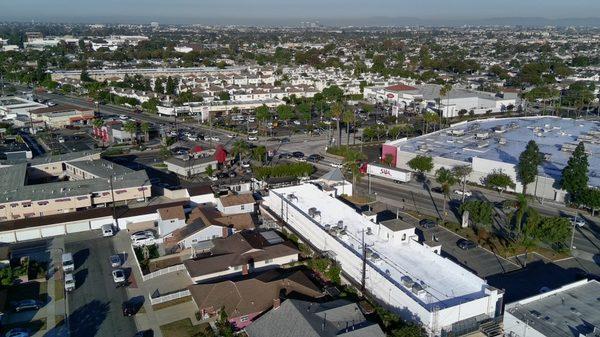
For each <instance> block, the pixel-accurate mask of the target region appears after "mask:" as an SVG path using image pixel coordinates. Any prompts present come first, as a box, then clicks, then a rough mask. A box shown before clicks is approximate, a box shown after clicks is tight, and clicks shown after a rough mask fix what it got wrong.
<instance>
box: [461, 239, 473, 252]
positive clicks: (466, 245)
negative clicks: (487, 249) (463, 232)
mask: <svg viewBox="0 0 600 337" xmlns="http://www.w3.org/2000/svg"><path fill="white" fill-rule="evenodd" d="M456 245H457V246H458V247H459V248H460V249H462V250H470V249H473V248H476V247H477V244H476V243H475V242H473V241H471V240H467V239H460V240H458V242H456Z"/></svg>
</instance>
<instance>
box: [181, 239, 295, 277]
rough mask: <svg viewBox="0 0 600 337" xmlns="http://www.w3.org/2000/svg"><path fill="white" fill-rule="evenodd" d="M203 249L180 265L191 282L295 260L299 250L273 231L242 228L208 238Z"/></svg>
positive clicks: (251, 270) (232, 274) (270, 266)
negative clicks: (202, 252)
mask: <svg viewBox="0 0 600 337" xmlns="http://www.w3.org/2000/svg"><path fill="white" fill-rule="evenodd" d="M207 247H208V248H207V249H206V250H207V252H206V253H204V254H202V255H201V256H200V257H198V258H196V259H191V260H186V261H185V262H184V265H185V267H186V269H187V271H188V274H189V275H190V278H191V279H192V281H193V282H195V283H200V282H205V281H208V280H213V279H218V278H225V277H233V276H239V275H247V274H250V273H253V272H256V271H261V270H266V269H273V268H277V267H280V266H282V265H285V264H288V263H292V262H295V261H298V254H299V251H298V249H296V248H295V247H294V246H293V244H292V243H291V242H288V241H284V240H283V239H282V238H281V237H280V236H279V235H278V234H277V233H276V232H275V231H272V230H271V231H266V232H258V231H242V232H239V233H235V234H233V235H231V236H228V237H226V238H216V239H213V240H212V245H208V246H207Z"/></svg>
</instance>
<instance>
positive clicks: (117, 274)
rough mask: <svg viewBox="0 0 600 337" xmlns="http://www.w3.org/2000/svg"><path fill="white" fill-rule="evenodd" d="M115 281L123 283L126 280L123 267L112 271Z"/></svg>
mask: <svg viewBox="0 0 600 337" xmlns="http://www.w3.org/2000/svg"><path fill="white" fill-rule="evenodd" d="M112 277H113V281H115V283H123V282H125V272H124V271H123V269H115V270H113V271H112Z"/></svg>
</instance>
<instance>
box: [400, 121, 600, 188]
mask: <svg viewBox="0 0 600 337" xmlns="http://www.w3.org/2000/svg"><path fill="white" fill-rule="evenodd" d="M478 135H479V137H478ZM530 140H535V142H536V143H537V144H538V146H539V148H540V152H541V153H544V154H545V157H546V160H545V161H544V162H543V163H542V165H541V166H540V170H539V171H540V175H542V176H550V177H552V178H554V179H555V180H556V179H558V178H560V176H561V172H562V169H563V168H564V167H565V166H566V164H567V161H568V160H569V158H570V156H571V152H570V151H571V150H569V149H570V148H571V149H572V148H574V146H575V145H576V144H577V143H578V142H579V141H584V143H585V147H586V151H587V152H588V160H589V164H590V165H589V178H590V179H589V183H590V185H592V186H600V123H599V122H593V121H583V120H575V119H570V118H558V117H550V116H546V117H539V116H535V117H522V118H501V119H495V118H491V119H484V120H477V121H472V122H464V123H459V124H455V125H454V126H452V127H450V128H448V129H444V130H441V131H437V132H434V133H430V134H426V135H423V136H420V137H416V138H412V139H408V140H406V141H395V142H391V143H388V144H389V145H392V146H396V147H398V148H399V149H400V150H401V151H404V152H411V153H420V154H424V155H428V156H432V157H442V158H447V159H453V160H458V161H464V162H471V160H472V158H473V157H478V158H483V159H488V160H494V161H499V162H504V163H509V164H517V163H518V160H519V155H520V154H521V152H522V151H523V150H524V149H525V146H526V145H527V143H528V142H529V141H530Z"/></svg>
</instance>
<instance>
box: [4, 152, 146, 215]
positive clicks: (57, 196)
mask: <svg viewBox="0 0 600 337" xmlns="http://www.w3.org/2000/svg"><path fill="white" fill-rule="evenodd" d="M79 155H80V156H79V157H75V158H73V157H71V156H65V157H62V156H51V157H48V158H44V159H34V160H32V161H31V162H30V163H20V164H14V165H7V166H2V167H0V221H9V220H16V219H24V218H31V217H39V216H46V215H52V214H60V213H69V212H77V211H81V210H86V209H90V208H94V207H106V206H107V205H108V204H113V203H115V204H120V203H126V202H129V201H136V200H140V201H142V200H145V199H147V198H149V197H150V196H151V183H150V181H149V179H148V175H147V174H146V172H145V171H143V170H141V171H134V170H130V169H128V168H126V167H124V166H120V165H117V164H114V163H112V162H109V161H107V160H104V159H100V158H99V154H98V153H97V152H94V153H88V154H81V153H80V154H79ZM46 181H52V182H46Z"/></svg>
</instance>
